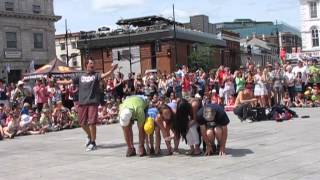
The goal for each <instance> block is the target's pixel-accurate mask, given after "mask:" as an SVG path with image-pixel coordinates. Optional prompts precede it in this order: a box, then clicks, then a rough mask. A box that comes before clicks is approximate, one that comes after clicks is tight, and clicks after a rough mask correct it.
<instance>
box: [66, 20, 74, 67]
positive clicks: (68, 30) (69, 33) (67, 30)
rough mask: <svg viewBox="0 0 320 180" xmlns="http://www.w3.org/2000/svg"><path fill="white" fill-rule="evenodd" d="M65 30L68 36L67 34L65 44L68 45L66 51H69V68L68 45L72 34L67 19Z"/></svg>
mask: <svg viewBox="0 0 320 180" xmlns="http://www.w3.org/2000/svg"><path fill="white" fill-rule="evenodd" d="M65 28H66V34H65V41H66V42H65V44H66V51H67V66H69V59H70V57H69V47H68V46H69V45H68V39H69V36H70V37H72V33H71V30H70V29H68V23H67V19H65Z"/></svg>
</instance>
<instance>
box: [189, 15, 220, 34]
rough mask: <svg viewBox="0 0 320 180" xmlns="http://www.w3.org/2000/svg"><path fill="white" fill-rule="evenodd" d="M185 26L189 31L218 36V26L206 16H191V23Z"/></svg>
mask: <svg viewBox="0 0 320 180" xmlns="http://www.w3.org/2000/svg"><path fill="white" fill-rule="evenodd" d="M183 25H184V27H185V28H187V29H191V30H196V31H201V32H205V33H210V34H216V26H215V25H214V24H212V23H210V21H209V17H208V16H206V15H196V16H191V17H190V22H188V23H184V24H183Z"/></svg>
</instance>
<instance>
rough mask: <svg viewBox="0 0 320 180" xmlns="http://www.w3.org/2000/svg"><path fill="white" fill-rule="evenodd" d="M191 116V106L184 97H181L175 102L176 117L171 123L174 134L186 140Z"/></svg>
mask: <svg viewBox="0 0 320 180" xmlns="http://www.w3.org/2000/svg"><path fill="white" fill-rule="evenodd" d="M192 117H193V113H192V106H191V104H190V103H189V102H188V101H187V100H186V99H181V100H180V101H179V102H178V104H177V114H176V119H175V121H174V123H173V129H174V131H175V133H176V135H177V136H178V137H179V136H182V137H183V139H184V140H186V139H187V138H186V136H187V132H188V129H189V121H190V119H191V118H192Z"/></svg>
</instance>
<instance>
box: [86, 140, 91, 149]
mask: <svg viewBox="0 0 320 180" xmlns="http://www.w3.org/2000/svg"><path fill="white" fill-rule="evenodd" d="M90 144H91V140H90V139H88V141H87V143H86V147H88V146H89V145H90Z"/></svg>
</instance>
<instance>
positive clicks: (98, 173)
mask: <svg viewBox="0 0 320 180" xmlns="http://www.w3.org/2000/svg"><path fill="white" fill-rule="evenodd" d="M296 111H297V112H298V114H299V115H300V116H301V115H310V116H311V118H309V119H300V118H298V119H294V120H291V121H287V122H282V123H276V122H274V121H265V122H259V123H252V124H248V123H240V122H239V121H238V120H237V119H236V118H235V116H233V115H232V114H229V117H230V119H231V121H232V122H231V124H230V126H229V141H228V144H227V153H228V155H227V156H226V157H223V158H221V157H218V156H212V157H203V156H200V157H189V156H185V155H182V154H181V155H174V156H170V157H168V156H162V157H143V158H139V157H133V158H126V157H124V155H125V152H126V145H125V143H124V140H123V135H122V131H121V128H120V127H119V125H118V124H116V125H111V126H103V127H99V128H98V140H97V142H98V144H99V149H98V150H97V151H95V152H90V153H87V152H85V151H84V150H85V148H84V144H85V136H84V134H83V132H82V131H81V129H75V130H66V131H61V132H56V133H49V134H46V135H39V136H27V137H17V138H16V139H13V140H5V141H1V142H0V179H1V180H2V179H6V180H9V179H13V180H20V179H30V180H37V179H41V180H42V179H57V180H65V179H66V180H73V179H74V180H80V179H90V180H91V179H111V180H113V179H121V180H122V179H148V180H149V179H173V180H174V179H232V180H238V179H239V180H241V179H250V180H251V179H252V180H256V179H279V180H287V179H307V180H311V179H312V180H319V179H320V156H319V153H320V141H319V139H320V133H319V129H320V109H296ZM135 134H137V133H136V131H135ZM135 141H137V136H135ZM182 144H183V146H181V148H182V149H187V146H185V145H184V143H182ZM164 147H165V146H164V145H162V148H164Z"/></svg>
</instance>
